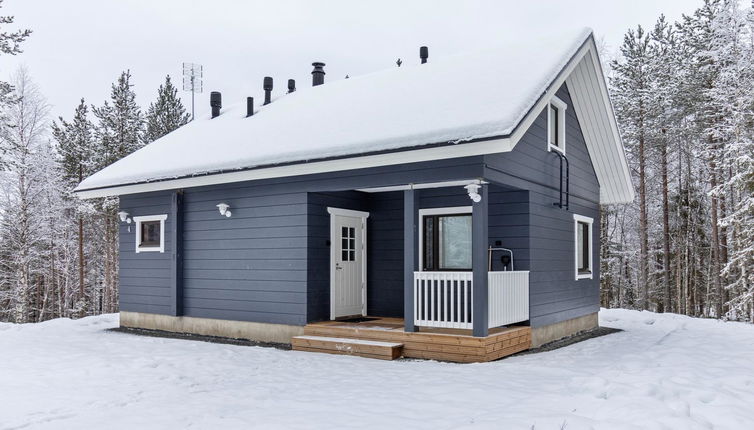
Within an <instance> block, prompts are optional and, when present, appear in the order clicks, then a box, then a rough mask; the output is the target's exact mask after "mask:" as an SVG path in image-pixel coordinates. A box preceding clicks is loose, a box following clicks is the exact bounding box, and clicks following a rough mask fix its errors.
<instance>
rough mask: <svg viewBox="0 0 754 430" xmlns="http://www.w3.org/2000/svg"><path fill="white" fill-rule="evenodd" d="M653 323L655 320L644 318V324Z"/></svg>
mask: <svg viewBox="0 0 754 430" xmlns="http://www.w3.org/2000/svg"><path fill="white" fill-rule="evenodd" d="M654 323H655V320H644V324H646V325H652V324H654Z"/></svg>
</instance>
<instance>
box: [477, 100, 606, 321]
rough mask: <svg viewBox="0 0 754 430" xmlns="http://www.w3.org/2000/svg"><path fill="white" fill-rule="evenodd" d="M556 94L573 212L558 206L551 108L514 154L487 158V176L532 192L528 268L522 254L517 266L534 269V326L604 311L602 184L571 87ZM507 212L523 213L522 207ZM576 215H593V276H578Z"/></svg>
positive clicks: (532, 284) (529, 204)
mask: <svg viewBox="0 0 754 430" xmlns="http://www.w3.org/2000/svg"><path fill="white" fill-rule="evenodd" d="M557 96H558V97H559V98H560V99H561V100H563V101H564V102H565V103H566V104H568V109H567V110H566V156H567V157H568V160H569V161H570V164H571V170H570V179H571V187H570V191H571V202H570V203H571V208H570V211H566V210H565V209H560V208H558V207H556V206H554V205H553V203H554V202H557V201H558V185H559V184H558V178H559V162H558V157H557V156H556V155H554V154H550V153H548V152H547V143H546V142H547V140H546V138H547V116H546V111H542V113H541V114H540V115H539V117H538V118H537V119H536V121H535V122H534V123H533V124H532V126H531V127H530V129H529V130H528V131H527V132H526V133H525V135H524V137H523V138H522V139H521V141H520V142H518V144H517V145H516V147H515V148H514V150H513V151H512V152H510V153H504V154H495V155H489V156H486V157H485V163H486V166H487V169H486V171H485V176H486V177H488V178H490V179H492V180H494V181H496V182H499V183H502V184H506V185H510V186H513V187H518V188H524V189H528V190H529V192H528V196H529V203H528V210H529V214H528V221H529V224H528V230H529V231H528V236H529V255H528V265H529V266H528V267H526V266H519V265H518V263H519V259H518V258H516V263H517V268H521V269H528V270H530V271H531V273H530V289H529V293H530V305H531V308H530V318H531V320H530V322H531V325H532V326H534V327H540V326H543V325H548V324H553V323H557V322H560V321H564V320H567V319H570V318H576V317H579V316H583V315H587V314H590V313H593V312H597V311H598V310H599V183H598V182H597V176H596V175H595V173H594V168H593V166H592V163H591V159H590V157H589V154H588V152H587V149H586V144H585V143H584V137H583V134H582V132H581V128H580V125H579V121H578V118H577V117H576V112H575V109H574V107H573V104H572V102H571V97H570V95H569V93H568V88H567V87H566V85H563V87H561V88H560V89H559V90H558V92H557ZM491 204H493V205H494V203H493V202H491ZM492 207H493V206H491V209H492ZM516 208H517V209H516ZM503 210H507V211H515V210H519V211H520V212H524V209H523V207H521V206H516V207H508V208H505V209H503ZM573 214H579V215H584V216H588V217H592V218H594V233H593V239H594V243H593V253H594V255H593V265H594V277H593V279H582V280H578V281H576V280H575V279H574V246H575V244H574V226H573ZM524 217H525V215H523V214H521V218H520V222H522V223H523V222H524ZM517 221H518V220H517ZM492 222H493V221H492V220H490V225H491V226H490V230H491V232H492V231H493V230H494V228H493V227H492ZM490 235H491V236H492V233H490ZM522 236H525V235H522ZM516 240H521V241H525V240H526V239H525V237H522V238H517V239H516ZM523 255H525V253H523ZM516 257H518V253H517V256H516ZM524 261H525V259H522V263H523V262H524Z"/></svg>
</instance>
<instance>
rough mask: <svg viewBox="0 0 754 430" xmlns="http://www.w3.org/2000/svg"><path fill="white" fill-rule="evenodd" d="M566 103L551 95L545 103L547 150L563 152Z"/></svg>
mask: <svg viewBox="0 0 754 430" xmlns="http://www.w3.org/2000/svg"><path fill="white" fill-rule="evenodd" d="M566 108H568V105H567V104H565V103H564V102H563V100H560V99H559V98H557V97H555V96H553V97H552V99H551V100H550V103H548V104H547V150H548V151H553V150H555V151H560V152H562V153H564V154H565V144H566V142H565V140H566V139H565V135H566V133H565V119H566V115H565V113H566Z"/></svg>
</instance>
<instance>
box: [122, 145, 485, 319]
mask: <svg viewBox="0 0 754 430" xmlns="http://www.w3.org/2000/svg"><path fill="white" fill-rule="evenodd" d="M482 166H483V165H482V157H468V158H460V159H453V160H438V161H432V162H425V163H411V164H406V165H400V166H385V167H376V168H370V169H361V170H355V171H345V172H334V173H326V174H318V175H307V176H298V177H289V178H277V179H269V180H260V181H251V182H242V183H233V184H223V185H215V186H208V187H198V188H190V189H186V190H185V192H184V212H183V214H184V231H183V239H184V243H183V247H184V267H183V285H184V291H183V293H184V295H183V308H184V309H183V314H184V315H186V316H194V317H204V318H218V319H228V320H239V321H256V322H268V323H280V324H293V325H303V324H305V323H306V321H307V319H310V320H318V319H326V318H329V248H327V245H326V240H328V239H329V214H327V212H326V207H327V206H336V207H344V208H350V209H361V210H370V205H371V202H372V200H371V199H372V196H371V195H366V194H364V193H359V192H355V191H352V190H354V189H358V188H368V187H381V186H392V185H402V184H406V183H408V182H412V181H417V182H435V181H445V180H458V179H468V178H475V177H479V176H480V175H481V174H482V170H483V167H482ZM170 195H171V193H170V192H154V193H144V194H136V195H127V196H123V197H122V198H121V208H122V209H123V210H126V211H128V212H130V213H131V214H132V215H154V214H162V213H169V210H170ZM356 197H358V198H356ZM381 198H382V197H379V198H375V199H381ZM388 200H389V199H388ZM220 202H225V203H228V204H230V210H231V211H232V214H233V216H232V217H231V218H225V217H222V216H220V214H219V212H218V210H217V207H216V205H217V204H218V203H220ZM381 205H382V203H379V204H377V206H376V209H375V218H373V219H374V220H375V226H379V225H382V227H380V228H381V229H383V231H384V233H380V238H379V239H377V240H376V241H375V244H376V245H377V246H380V247H381V246H383V245H382V243H384V246H385V248H388V249H386V250H385V251H384V253H380V252H378V253H377V255H380V256H382V255H385V256H386V258H387V260H385V261H381V260H380V258H378V259H377V260H376V261H375V264H376V265H377V266H376V267H389V266H391V265H392V263H391V262H390V259H391V258H394V257H395V251H394V250H390V249H389V248H391V247H393V248H394V246H395V244H394V243H393V244H390V242H391V240H392V239H390V238H392V237H393V236H395V235H400V232H396V231H395V230H394V227H395V226H393V225H392V224H391V223H390V221H389V220H390V218H391V217H395V212H394V211H393V209H392V208H391V206H390V205H389V204H388V205H387V206H385V207H384V211H383V209H381V208H382V206H381ZM401 207H402V206H401ZM400 210H401V209H400V207H399V209H398V211H399V212H400ZM323 211H324V212H323ZM383 214H384V215H383ZM381 219H386V220H388V221H387V224H380V223H379V222H378V221H380V220H381ZM170 223H171V219H170V218H168V220H167V224H166V233H167V232H168V231H169V228H170ZM310 227H311V229H310ZM126 228H127V227H126V226H125V225H122V226H121V235H120V242H121V247H120V248H121V259H120V264H121V272H120V279H121V285H122V287H121V304H122V306H121V308H122V310H127V311H133V312H145V313H158V314H166V315H169V314H170V254H169V253H170V251H171V250H172V248H171V244H170V237H169V236H167V235H166V236H167V237H166V240H167V243H166V249H165V253H164V254H159V255H156V253H143V254H138V255H135V254H134V252H133V250H134V247H135V243H134V241H135V237H134V233H133V228H132V232H131V233H128V232H127V231H126ZM399 228H401V227H400V226H399ZM374 234H378V233H374ZM370 236H371V234H370ZM383 240H385V242H383ZM393 242H394V241H393ZM400 252H402V248H400V249H399V250H398V253H400ZM383 273H384V279H385V280H387V281H386V282H384V283H383V282H381V281H380V282H378V281H377V280H378V279H379V278H380V277H382V276H383ZM374 274H375V285H381V284H382V285H385V286H386V288H387V293H386V294H385V295H384V296H381V295H380V294H379V290H378V289H376V288H375V290H374V291H373V292H372V293H371V294H373V295H374V297H373V300H372V299H370V300H369V303H374V304H375V306H376V307H375V308H374V312H379V313H382V312H385V314H387V315H394V314H395V312H396V309H401V306H402V297H401V296H400V295H398V297H397V298H395V297H393V296H395V292H394V291H393V292H391V291H390V290H391V289H395V288H400V289H401V291H402V284H400V285H398V284H396V283H393V281H392V277H393V274H390V273H389V271H385V272H382V271H378V270H376V269H375V270H374ZM308 284H310V285H311V289H310V290H308V289H307V285H308ZM378 297H380V298H378ZM382 297H384V299H383V298H382ZM391 297H393V298H391ZM396 300H397V301H396ZM401 313H402V311H401Z"/></svg>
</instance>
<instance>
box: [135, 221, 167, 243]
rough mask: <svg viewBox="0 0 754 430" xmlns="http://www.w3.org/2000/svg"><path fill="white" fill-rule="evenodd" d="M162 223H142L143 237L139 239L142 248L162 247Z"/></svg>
mask: <svg viewBox="0 0 754 430" xmlns="http://www.w3.org/2000/svg"><path fill="white" fill-rule="evenodd" d="M161 224H162V222H160V221H144V222H142V223H141V237H140V238H139V246H140V247H154V246H160V242H162V240H161V239H162V236H161V235H160V225H161Z"/></svg>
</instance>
